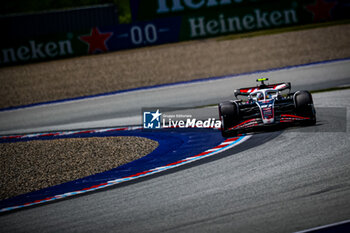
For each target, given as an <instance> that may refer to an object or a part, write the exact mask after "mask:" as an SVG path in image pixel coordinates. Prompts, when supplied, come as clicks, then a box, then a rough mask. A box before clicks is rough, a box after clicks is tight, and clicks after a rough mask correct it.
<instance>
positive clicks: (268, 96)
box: [219, 78, 316, 137]
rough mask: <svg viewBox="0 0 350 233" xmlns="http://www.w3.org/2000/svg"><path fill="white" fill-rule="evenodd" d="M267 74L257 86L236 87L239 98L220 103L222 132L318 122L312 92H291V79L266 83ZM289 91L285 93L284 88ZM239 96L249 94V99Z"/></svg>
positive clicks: (225, 135) (223, 133) (231, 133)
mask: <svg viewBox="0 0 350 233" xmlns="http://www.w3.org/2000/svg"><path fill="white" fill-rule="evenodd" d="M267 80H268V79H267V78H261V79H258V80H256V81H257V82H261V84H260V85H258V86H256V87H247V88H241V89H238V90H235V91H234V95H235V97H236V99H237V100H231V101H226V102H223V103H220V104H219V115H220V120H221V132H222V135H223V136H224V137H229V136H236V135H237V134H238V133H243V132H247V131H254V130H255V129H258V128H265V127H267V126H276V125H281V124H300V125H314V124H315V123H316V111H315V108H314V105H313V100H312V96H311V93H310V92H308V91H297V92H294V93H291V92H290V91H291V84H290V83H288V82H285V83H277V84H265V83H264V81H267ZM285 90H286V91H287V94H285V95H282V92H283V91H285ZM238 96H245V97H246V98H247V100H246V101H243V100H242V99H239V98H238Z"/></svg>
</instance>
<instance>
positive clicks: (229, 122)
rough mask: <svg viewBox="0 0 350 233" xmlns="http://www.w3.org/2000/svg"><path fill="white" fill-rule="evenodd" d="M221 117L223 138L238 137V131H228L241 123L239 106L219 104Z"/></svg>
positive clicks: (229, 103)
mask: <svg viewBox="0 0 350 233" xmlns="http://www.w3.org/2000/svg"><path fill="white" fill-rule="evenodd" d="M218 107H219V115H220V120H221V134H222V136H223V137H234V136H237V131H236V130H231V131H230V132H227V130H228V129H230V128H232V127H233V126H235V125H237V124H238V122H239V112H238V111H239V109H238V105H237V104H236V103H234V102H230V101H227V102H223V103H220V104H219V106H218Z"/></svg>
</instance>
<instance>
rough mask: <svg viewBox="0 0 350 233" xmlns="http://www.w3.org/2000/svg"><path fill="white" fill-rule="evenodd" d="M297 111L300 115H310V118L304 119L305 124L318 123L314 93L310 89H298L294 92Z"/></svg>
mask: <svg viewBox="0 0 350 233" xmlns="http://www.w3.org/2000/svg"><path fill="white" fill-rule="evenodd" d="M294 103H295V111H296V114H297V115H298V116H302V117H308V118H310V120H305V121H302V124H304V125H314V124H316V111H315V108H314V103H313V100H312V95H311V93H310V92H308V91H298V92H296V93H295V94H294Z"/></svg>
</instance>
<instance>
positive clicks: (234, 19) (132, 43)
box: [0, 0, 350, 66]
mask: <svg viewBox="0 0 350 233" xmlns="http://www.w3.org/2000/svg"><path fill="white" fill-rule="evenodd" d="M131 3H132V5H131V6H132V13H133V18H134V19H136V20H135V21H134V22H133V23H132V24H119V25H114V26H104V27H95V28H92V29H90V30H87V31H81V32H69V33H63V34H57V35H48V36H41V37H36V38H27V39H23V38H22V39H21V38H13V37H11V35H9V36H7V37H6V35H5V36H3V37H1V38H0V40H1V41H0V42H1V48H0V66H6V65H12V64H22V63H27V62H35V61H44V60H52V59H58V58H66V57H73V56H81V55H87V54H96V53H102V52H109V51H117V50H122V49H130V48H137V47H143V46H150V45H159V44H164V43H172V42H178V41H184V40H191V39H199V38H207V37H214V36H220V35H226V34H233V33H242V32H249V31H255V30H264V29H270V28H279V27H287V26H292V25H299V24H309V23H317V22H325V21H330V20H339V19H349V18H350V5H349V3H348V0H285V1H276V0H131ZM147 3H148V4H147ZM145 19H150V20H145ZM10 38H11V39H10Z"/></svg>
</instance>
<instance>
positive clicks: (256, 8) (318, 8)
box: [131, 0, 350, 41]
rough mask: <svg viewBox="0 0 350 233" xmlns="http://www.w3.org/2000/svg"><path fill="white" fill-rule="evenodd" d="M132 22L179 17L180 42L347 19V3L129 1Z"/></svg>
mask: <svg viewBox="0 0 350 233" xmlns="http://www.w3.org/2000/svg"><path fill="white" fill-rule="evenodd" d="M131 6H132V13H133V19H135V20H144V19H152V18H153V19H154V18H162V17H170V16H175V15H181V16H182V26H181V34H180V41H182V40H189V39H197V38H206V37H213V36H220V35H225V34H233V33H242V32H249V31H256V30H264V29H271V28H281V27H286V26H293V25H300V24H309V23H318V22H326V21H331V20H339V19H348V18H350V5H349V3H348V1H347V0H285V1H276V0H131Z"/></svg>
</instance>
